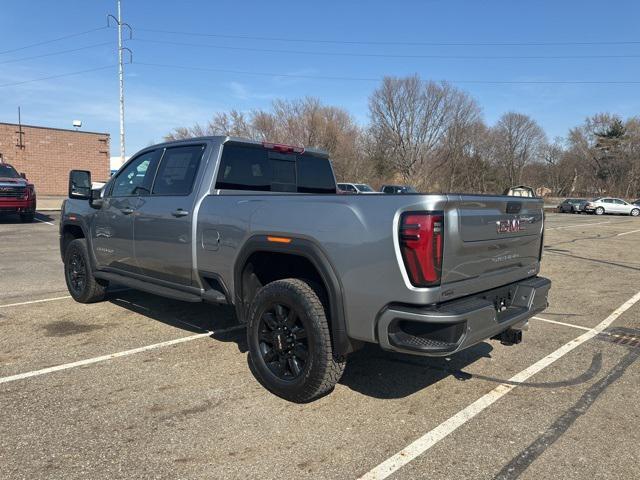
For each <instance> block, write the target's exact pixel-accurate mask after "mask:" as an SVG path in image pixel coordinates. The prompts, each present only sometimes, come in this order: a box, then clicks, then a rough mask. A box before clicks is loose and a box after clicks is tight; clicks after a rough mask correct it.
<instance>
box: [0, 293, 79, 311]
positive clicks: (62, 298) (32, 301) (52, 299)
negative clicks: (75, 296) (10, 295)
mask: <svg viewBox="0 0 640 480" xmlns="http://www.w3.org/2000/svg"><path fill="white" fill-rule="evenodd" d="M67 298H71V295H65V296H64V297H53V298H43V299H42V300H30V301H28V302H19V303H8V304H6V305H0V308H9V307H19V306H21V305H31V304H32V303H43V302H55V301H56V300H65V299H67Z"/></svg>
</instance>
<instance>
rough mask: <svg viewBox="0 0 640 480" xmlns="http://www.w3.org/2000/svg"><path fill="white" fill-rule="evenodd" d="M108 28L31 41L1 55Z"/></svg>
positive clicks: (103, 28) (0, 53) (2, 52)
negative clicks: (35, 41)
mask: <svg viewBox="0 0 640 480" xmlns="http://www.w3.org/2000/svg"><path fill="white" fill-rule="evenodd" d="M107 28H109V27H108V26H105V27H98V28H92V29H91V30H85V31H83V32H78V33H70V34H69V35H65V36H63V37H58V38H52V39H51V40H43V41H42V42H37V43H31V44H29V45H25V46H23V47H17V48H11V49H9V50H3V51H1V52H0V55H4V54H5V53H11V52H17V51H19V50H26V49H27V48H33V47H39V46H40V45H47V44H49V43H54V42H59V41H61V40H67V39H68V38H75V37H79V36H81V35H86V34H88V33H93V32H98V31H100V30H105V29H107Z"/></svg>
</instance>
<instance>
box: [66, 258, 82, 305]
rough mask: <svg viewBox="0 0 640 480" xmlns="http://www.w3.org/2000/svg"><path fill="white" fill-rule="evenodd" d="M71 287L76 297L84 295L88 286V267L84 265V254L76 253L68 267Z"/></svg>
mask: <svg viewBox="0 0 640 480" xmlns="http://www.w3.org/2000/svg"><path fill="white" fill-rule="evenodd" d="M66 267H67V276H68V278H69V286H70V287H71V289H72V290H73V293H75V294H76V295H82V293H83V292H84V289H85V288H86V286H87V266H86V264H85V263H84V258H82V254H81V253H80V252H78V251H75V252H73V253H72V254H71V258H70V259H69V262H68V263H67V265H66Z"/></svg>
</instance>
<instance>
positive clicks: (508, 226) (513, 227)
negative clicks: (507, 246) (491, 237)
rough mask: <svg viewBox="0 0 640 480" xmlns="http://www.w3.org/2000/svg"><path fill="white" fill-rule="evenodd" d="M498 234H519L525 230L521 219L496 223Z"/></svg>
mask: <svg viewBox="0 0 640 480" xmlns="http://www.w3.org/2000/svg"><path fill="white" fill-rule="evenodd" d="M496 226H497V230H498V233H517V232H520V231H521V230H524V227H523V226H522V225H520V219H519V218H512V219H511V220H498V221H497V222H496Z"/></svg>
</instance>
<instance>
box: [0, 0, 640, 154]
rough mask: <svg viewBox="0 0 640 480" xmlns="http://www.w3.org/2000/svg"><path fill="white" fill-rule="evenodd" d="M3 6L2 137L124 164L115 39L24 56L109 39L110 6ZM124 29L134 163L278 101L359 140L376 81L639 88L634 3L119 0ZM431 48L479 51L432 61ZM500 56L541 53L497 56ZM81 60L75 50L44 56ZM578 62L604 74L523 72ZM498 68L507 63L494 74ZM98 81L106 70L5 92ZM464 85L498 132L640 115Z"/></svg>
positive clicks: (605, 96)
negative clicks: (336, 118)
mask: <svg viewBox="0 0 640 480" xmlns="http://www.w3.org/2000/svg"><path fill="white" fill-rule="evenodd" d="M2 3H3V8H2V14H1V15H0V39H1V40H0V52H6V53H0V121H4V122H14V121H16V119H17V118H16V117H17V107H18V105H20V106H21V107H22V112H23V122H24V123H29V124H37V125H46V126H53V127H62V128H69V127H71V122H72V120H73V119H81V120H82V121H83V129H85V130H91V131H106V132H109V133H111V135H112V142H111V150H112V155H117V154H118V86H117V71H116V68H115V66H112V67H108V66H109V65H115V63H116V54H115V38H116V32H115V30H114V29H113V28H111V29H106V28H105V29H101V30H97V31H94V32H91V33H87V34H83V35H79V36H75V37H72V38H68V39H66V40H63V41H58V42H52V43H48V44H45V45H40V46H37V47H32V48H24V49H20V50H15V49H18V48H21V47H24V46H27V45H30V44H33V43H38V42H41V41H47V40H50V39H54V38H57V37H61V36H65V35H69V34H75V33H78V32H82V31H86V30H90V29H96V28H99V27H103V26H105V25H106V15H107V13H115V8H116V7H115V4H116V2H115V0H108V1H98V0H94V1H79V0H74V1H71V0H59V1H56V2H51V1H44V0H30V1H28V2H27V1H19V2H17V1H13V0H3V2H2ZM123 14H124V20H125V21H126V22H128V23H129V24H131V26H132V27H133V37H134V39H133V40H132V41H130V42H127V46H128V47H129V48H130V49H131V50H132V51H133V61H134V63H133V64H132V65H127V67H126V96H127V117H126V122H127V153H133V152H134V151H136V150H137V149H140V148H142V147H144V146H146V145H148V144H149V143H152V142H158V141H161V140H162V136H163V134H165V133H166V132H168V131H169V130H171V129H172V128H173V127H176V126H185V125H192V124H194V123H196V122H200V123H204V122H206V121H207V119H208V118H210V117H211V116H212V115H213V114H214V113H215V112H217V111H220V110H227V109H231V108H236V109H239V110H251V109H253V108H259V107H267V106H268V105H269V104H270V102H271V101H272V100H273V99H274V98H296V97H302V96H306V95H311V96H316V97H319V98H320V99H321V100H322V101H324V102H326V103H328V104H332V105H337V106H341V107H343V108H346V109H347V110H349V111H350V112H351V113H353V114H354V116H355V117H356V119H357V120H358V121H359V122H361V123H363V124H364V123H366V121H367V99H368V96H369V94H370V92H371V91H372V90H373V89H374V88H375V87H376V85H377V82H376V81H375V80H373V81H372V80H366V79H376V78H379V77H382V76H384V75H396V76H402V75H408V74H412V73H418V74H420V75H421V76H422V77H424V78H430V79H435V80H440V79H445V80H450V81H453V82H456V81H458V82H459V81H463V80H467V81H468V80H471V81H478V80H480V81H485V80H488V81H517V82H530V81H556V80H579V81H592V80H598V81H600V80H607V81H611V80H613V81H621V80H622V81H629V80H630V81H640V75H639V74H640V33H638V23H637V22H638V18H639V16H640V2H637V1H618V2H611V3H609V2H603V1H602V0H600V1H590V0H588V1H585V0H583V1H577V0H574V1H558V0H555V1H548V0H536V1H529V2H524V1H515V0H511V1H508V0H487V1H478V0H476V1H472V0H463V1H456V0H449V1H444V0H442V1H401V0H396V1H394V2H389V1H386V2H382V1H347V0H343V1H329V0H323V1H317V2H304V1H299V0H298V1H295V2H294V1H277V0H272V1H269V2H265V1H239V0H236V1H226V0H221V1H216V2H212V1H204V0H202V1H180V2H176V1H159V0H155V1H144V2H143V1H141V0H123ZM149 30H165V31H179V32H190V33H195V34H204V35H182V34H170V33H160V32H157V31H156V32H154V31H149ZM206 35H210V36H206ZM211 35H219V36H211ZM225 35H229V36H240V37H241V36H251V37H262V39H242V38H230V37H225ZM271 38H280V39H295V40H297V41H281V40H269V39H271ZM300 40H329V41H338V43H331V42H324V43H323V42H302V41H300ZM109 42H110V44H108V45H101V44H104V43H109ZM166 42H172V43H166ZM339 42H355V43H339ZM357 42H370V43H365V44H360V43H357ZM376 42H377V44H376ZM549 42H558V43H566V42H586V43H589V42H596V43H598V42H629V43H627V44H622V45H620V44H615V45H611V44H609V45H603V44H595V45H594V44H588V45H548V43H549ZM634 42H637V43H634ZM173 43H181V44H182V45H175V44H173ZM433 43H449V44H451V43H457V44H460V43H466V44H470V45H425V44H433ZM505 43H547V44H546V45H524V46H523V45H495V44H505ZM478 44H485V45H478ZM486 44H494V45H486ZM85 47H86V48H85ZM216 47H217V48H216ZM229 47H231V48H229ZM74 49H81V50H77V51H74V52H67V53H63V54H59V55H51V56H42V55H48V54H50V53H57V52H61V51H68V50H74ZM8 50H14V51H8ZM265 50H271V51H265ZM273 50H279V51H277V52H275V51H273ZM282 50H285V51H286V52H283V51H282ZM300 52H302V53H300ZM311 52H313V53H311ZM338 54H339V55H338ZM352 54H353V55H352ZM355 54H358V55H360V56H357V55H355ZM584 55H601V56H606V57H609V58H523V57H532V56H533V57H536V56H538V57H539V56H543V57H545V56H546V57H549V56H584ZM611 55H617V56H624V55H627V56H628V55H638V56H639V57H638V58H629V57H626V58H620V57H618V58H610V56H611ZM402 56H404V57H402ZM411 56H413V58H410V57H411ZM416 56H423V58H416ZM425 56H432V57H431V58H424V57H425ZM433 56H449V57H450V56H466V57H484V58H434V57H433ZM492 56H493V57H495V56H502V57H511V58H486V57H492ZM30 57H40V58H31V59H29V58H30ZM513 57H515V58H513ZM144 64H165V65H180V66H185V67H195V69H191V68H188V69H187V68H167V67H158V66H151V65H144ZM100 67H108V68H105V69H102V70H98V71H93V72H87V73H83V74H78V75H74V76H65V77H60V78H55V79H49V80H44V81H38V82H30V83H24V84H22V85H8V84H14V83H17V82H22V81H26V80H31V79H36V78H41V77H46V76H55V75H62V74H66V73H69V72H76V71H81V70H90V69H94V68H100ZM198 68H199V69H200V70H198ZM216 70H217V71H216ZM221 70H227V72H224V71H221ZM234 72H235V73H234ZM238 72H261V73H279V74H286V75H292V76H290V77H273V76H269V75H249V74H244V73H238ZM296 75H297V76H306V77H342V78H351V79H352V80H339V79H327V78H299V77H296ZM353 78H360V79H363V80H353ZM456 85H457V86H459V87H460V88H462V89H464V90H466V91H468V92H469V93H470V94H471V95H473V96H474V97H475V98H476V99H477V100H478V101H479V103H480V105H481V106H482V108H483V111H484V116H485V119H486V121H487V122H488V123H490V124H491V123H493V122H495V121H496V119H497V118H498V117H499V116H500V115H501V114H502V113H504V112H506V111H519V112H523V113H526V114H529V115H531V116H532V117H533V118H535V119H536V120H537V121H538V122H539V123H540V124H541V125H542V127H543V128H544V129H545V130H546V131H547V133H548V135H549V137H550V138H553V137H556V136H565V135H566V133H567V130H568V129H569V128H570V127H571V126H574V125H576V124H578V123H580V122H581V121H582V120H583V119H584V118H585V117H586V116H588V115H591V114H594V113H597V112H600V111H611V112H615V113H618V114H620V115H622V116H625V117H626V116H632V115H636V114H638V113H639V110H640V95H639V93H638V92H639V91H640V84H635V85H602V84H599V85H588V84H582V85H576V84H559V85H558V84H556V85H548V84H526V83H524V84H476V83H456Z"/></svg>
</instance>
